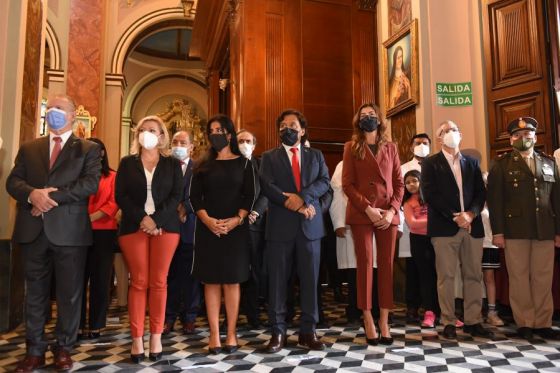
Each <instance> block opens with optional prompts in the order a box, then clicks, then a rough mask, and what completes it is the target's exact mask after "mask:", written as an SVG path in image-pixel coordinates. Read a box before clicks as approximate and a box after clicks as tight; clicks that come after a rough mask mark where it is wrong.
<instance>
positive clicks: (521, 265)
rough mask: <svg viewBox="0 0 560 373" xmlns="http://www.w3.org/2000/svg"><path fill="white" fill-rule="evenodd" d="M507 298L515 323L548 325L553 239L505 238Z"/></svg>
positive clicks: (550, 301) (549, 322) (551, 303)
mask: <svg viewBox="0 0 560 373" xmlns="http://www.w3.org/2000/svg"><path fill="white" fill-rule="evenodd" d="M505 254H506V265H507V270H508V276H509V301H510V304H511V310H512V311H513V318H514V319H515V323H516V324H517V327H519V328H521V327H529V328H549V327H550V326H551V325H552V313H553V311H554V304H553V301H552V276H553V272H554V241H553V240H547V241H538V240H513V239H506V249H505Z"/></svg>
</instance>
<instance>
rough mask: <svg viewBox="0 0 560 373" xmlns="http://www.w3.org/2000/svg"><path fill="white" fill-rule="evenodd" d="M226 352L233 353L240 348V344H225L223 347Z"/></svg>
mask: <svg viewBox="0 0 560 373" xmlns="http://www.w3.org/2000/svg"><path fill="white" fill-rule="evenodd" d="M223 350H224V352H225V353H226V354H233V353H234V352H235V351H237V350H239V346H238V345H225V346H224V348H223Z"/></svg>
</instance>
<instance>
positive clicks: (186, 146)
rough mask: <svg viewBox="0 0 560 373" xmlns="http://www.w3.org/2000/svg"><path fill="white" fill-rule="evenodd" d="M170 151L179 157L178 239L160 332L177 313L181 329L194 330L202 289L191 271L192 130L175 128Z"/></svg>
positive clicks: (165, 331) (169, 328)
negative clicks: (181, 186)
mask: <svg viewBox="0 0 560 373" xmlns="http://www.w3.org/2000/svg"><path fill="white" fill-rule="evenodd" d="M171 146H172V148H171V154H172V155H173V156H174V157H175V158H177V159H179V161H181V170H182V171H183V181H184V184H185V186H184V190H183V198H182V200H181V202H180V204H179V207H178V209H177V210H178V213H179V219H180V220H181V226H180V230H179V233H180V234H181V239H180V241H179V246H178V247H177V250H176V251H175V254H174V255H173V260H172V261H171V266H170V267H169V273H168V275H167V302H166V306H165V324H164V326H163V334H164V335H165V334H168V333H169V332H170V331H172V330H173V326H174V324H175V320H176V319H177V317H179V319H180V320H181V324H182V327H183V333H185V334H192V333H194V332H195V324H194V323H195V321H196V316H197V315H198V311H199V310H200V303H201V301H202V289H201V284H200V281H198V280H197V279H195V278H194V277H193V276H192V275H191V269H192V263H193V255H194V252H193V242H194V227H195V222H196V215H195V213H194V211H193V210H192V207H191V204H190V203H189V191H190V186H191V178H192V174H193V161H192V159H191V154H192V151H193V134H192V132H191V131H179V132H177V133H175V135H173V139H172V140H171Z"/></svg>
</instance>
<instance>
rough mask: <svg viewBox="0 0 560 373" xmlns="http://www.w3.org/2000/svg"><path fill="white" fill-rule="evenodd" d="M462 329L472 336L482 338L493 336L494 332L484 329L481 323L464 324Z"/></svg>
mask: <svg viewBox="0 0 560 373" xmlns="http://www.w3.org/2000/svg"><path fill="white" fill-rule="evenodd" d="M463 331H464V332H465V333H469V334H470V335H472V336H473V337H482V338H489V339H492V338H494V333H492V332H491V331H490V330H488V329H485V328H484V327H483V326H482V324H480V323H479V324H474V325H465V326H463Z"/></svg>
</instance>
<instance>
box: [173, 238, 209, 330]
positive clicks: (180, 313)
mask: <svg viewBox="0 0 560 373" xmlns="http://www.w3.org/2000/svg"><path fill="white" fill-rule="evenodd" d="M193 255H194V251H193V245H192V244H189V243H185V242H179V246H178V247H177V250H175V254H173V260H172V261H171V265H170V266H169V272H168V274H167V302H166V304H165V321H166V322H175V320H177V317H178V318H179V319H180V320H181V322H182V323H187V322H194V321H195V320H196V316H197V315H198V312H199V310H200V305H201V303H202V286H201V284H200V281H198V280H197V279H196V278H194V276H193V275H192V274H191V269H192V264H193Z"/></svg>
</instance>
